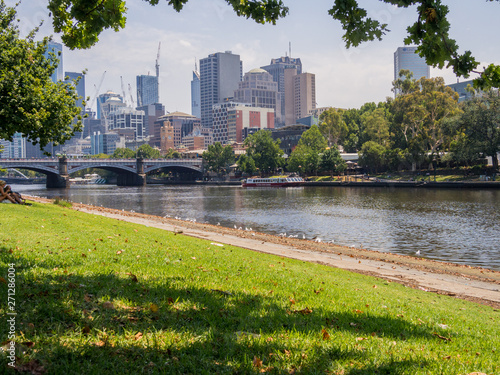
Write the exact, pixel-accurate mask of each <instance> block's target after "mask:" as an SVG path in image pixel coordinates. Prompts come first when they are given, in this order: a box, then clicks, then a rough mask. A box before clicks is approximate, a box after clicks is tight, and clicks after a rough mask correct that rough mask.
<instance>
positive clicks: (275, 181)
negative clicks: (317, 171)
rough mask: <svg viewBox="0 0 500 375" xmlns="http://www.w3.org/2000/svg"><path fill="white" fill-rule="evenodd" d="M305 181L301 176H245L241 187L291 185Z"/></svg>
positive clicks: (298, 184) (297, 184) (301, 183)
mask: <svg viewBox="0 0 500 375" xmlns="http://www.w3.org/2000/svg"><path fill="white" fill-rule="evenodd" d="M304 183H305V181H304V179H303V178H302V177H268V178H247V179H246V180H244V181H243V183H242V186H243V187H289V186H290V187H291V186H300V185H303V184H304Z"/></svg>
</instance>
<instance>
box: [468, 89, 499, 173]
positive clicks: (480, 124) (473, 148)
mask: <svg viewBox="0 0 500 375" xmlns="http://www.w3.org/2000/svg"><path fill="white" fill-rule="evenodd" d="M463 108H464V113H463V115H462V116H461V118H460V120H459V124H460V127H461V131H462V134H463V139H462V145H463V146H465V150H466V151H467V152H468V153H469V154H473V155H474V154H475V155H479V154H484V155H486V156H490V157H491V158H492V160H493V169H494V170H495V171H497V170H498V157H497V153H498V152H500V94H499V92H498V91H496V92H495V91H489V92H487V93H485V94H484V95H483V96H480V97H474V98H473V99H471V100H467V101H466V102H464V107H463Z"/></svg>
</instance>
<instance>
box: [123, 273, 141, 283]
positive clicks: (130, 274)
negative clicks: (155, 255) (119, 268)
mask: <svg viewBox="0 0 500 375" xmlns="http://www.w3.org/2000/svg"><path fill="white" fill-rule="evenodd" d="M126 275H129V276H130V279H131V280H132V281H133V282H135V283H136V282H138V281H139V280H137V276H135V275H134V274H133V273H130V272H127V273H126Z"/></svg>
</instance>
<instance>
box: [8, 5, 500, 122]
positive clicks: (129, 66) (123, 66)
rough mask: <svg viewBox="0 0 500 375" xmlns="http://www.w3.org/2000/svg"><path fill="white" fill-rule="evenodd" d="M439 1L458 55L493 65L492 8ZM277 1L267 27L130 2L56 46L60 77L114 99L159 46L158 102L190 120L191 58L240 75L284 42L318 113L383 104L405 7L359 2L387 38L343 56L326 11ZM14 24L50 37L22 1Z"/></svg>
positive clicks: (227, 11)
mask: <svg viewBox="0 0 500 375" xmlns="http://www.w3.org/2000/svg"><path fill="white" fill-rule="evenodd" d="M445 3H447V4H449V5H450V15H449V19H450V23H451V32H450V34H451V36H452V37H453V38H455V39H456V40H457V42H458V44H459V45H460V47H461V51H464V50H467V49H470V50H471V51H472V54H473V55H474V56H475V57H476V58H477V59H478V61H481V66H484V65H487V64H489V63H496V64H499V63H500V51H499V50H498V49H497V48H496V47H495V45H494V44H493V43H490V42H488V41H487V39H488V38H485V37H483V38H479V36H480V35H497V34H498V32H499V31H500V25H498V23H497V22H496V19H497V18H498V15H499V14H500V7H499V6H498V3H495V2H493V3H487V2H484V3H474V4H470V2H466V1H455V2H452V1H445ZM13 4H14V1H13V0H8V1H7V5H13ZM286 4H287V5H288V6H289V7H290V14H289V16H287V17H286V18H284V19H282V20H279V21H278V23H277V25H276V26H273V25H259V24H256V23H255V22H254V21H252V20H246V19H244V18H242V17H237V16H236V15H235V14H234V12H233V11H232V9H231V8H230V7H229V6H228V5H227V4H226V3H225V2H224V1H222V0H213V1H204V2H203V3H200V2H199V1H198V2H197V1H195V0H191V1H189V2H188V3H187V5H186V7H185V9H184V10H182V11H181V12H180V13H176V12H175V11H174V10H173V9H172V8H171V7H170V6H168V5H167V4H165V3H160V4H159V5H158V6H156V7H151V6H150V5H148V4H146V3H143V2H140V3H134V2H131V1H129V2H128V3H127V6H128V8H129V11H128V14H127V18H128V20H127V26H126V28H125V29H124V30H121V31H120V32H118V33H115V32H113V31H105V32H104V33H103V34H102V35H101V38H100V41H99V42H98V44H97V45H96V46H94V47H93V48H91V49H90V50H81V51H70V50H69V49H67V48H66V47H64V48H63V54H64V71H73V72H78V71H82V70H84V69H87V70H88V73H87V75H86V83H87V87H86V92H87V95H88V96H90V97H91V99H92V97H93V96H94V95H95V87H94V85H97V84H98V83H99V81H100V79H101V77H102V74H103V72H104V71H107V73H106V77H105V79H104V82H103V84H102V87H101V90H100V92H99V93H97V94H102V93H104V92H106V91H107V90H112V91H114V92H120V85H121V83H120V76H123V79H124V81H125V84H132V85H133V86H134V85H135V77H136V76H137V75H147V74H148V72H149V74H150V75H155V60H156V57H157V50H158V43H159V42H161V45H162V51H161V56H160V60H159V63H160V66H161V67H160V90H161V91H160V97H161V102H162V103H163V104H164V105H165V107H166V110H167V111H169V112H173V111H182V112H186V113H191V88H190V82H191V79H192V71H193V68H194V65H195V61H196V60H199V59H201V58H203V57H205V56H208V55H209V54H212V53H216V52H223V51H226V50H231V51H232V52H233V53H235V54H239V55H240V56H241V60H242V61H243V73H246V72H248V71H250V70H251V69H254V68H258V67H261V66H264V65H268V64H270V62H271V59H273V58H277V57H279V56H286V55H288V54H289V42H291V43H292V53H291V56H292V57H298V58H300V59H301V60H302V63H303V66H304V68H305V69H304V72H309V73H314V74H315V75H316V91H317V92H316V97H317V106H318V107H323V106H336V107H342V108H359V107H360V106H361V105H363V104H364V103H366V102H372V101H373V102H379V101H383V100H385V98H386V97H390V96H392V95H393V93H392V92H391V87H392V86H391V82H392V80H393V69H394V66H393V54H394V52H395V51H396V49H397V48H398V47H402V46H404V42H403V40H404V38H405V36H406V31H405V28H406V27H407V26H408V25H409V24H410V23H413V22H414V21H415V18H416V12H415V9H414V7H411V8H410V9H397V8H394V7H391V6H389V5H387V4H385V3H382V2H377V3H373V4H361V5H364V6H366V7H367V10H368V12H369V16H372V17H374V18H378V19H381V20H382V21H383V22H387V23H388V24H389V29H391V30H392V32H391V33H389V34H388V35H386V36H385V37H384V40H383V41H381V42H376V41H375V42H369V43H365V44H363V45H361V46H360V47H358V48H352V49H349V50H346V49H345V47H344V43H343V41H342V34H343V31H342V30H341V28H340V25H339V24H338V22H336V21H334V20H333V19H331V17H329V16H328V14H327V11H328V8H329V6H330V5H331V4H329V3H328V2H327V1H321V2H320V4H317V5H316V4H315V5H314V6H312V7H311V6H310V5H309V6H308V5H307V3H306V2H304V1H299V0H288V1H287V2H286ZM18 17H19V19H20V20H21V24H20V29H21V34H22V35H26V33H27V32H28V31H29V30H30V29H32V28H33V27H35V26H36V25H38V23H39V22H40V20H41V19H45V24H44V25H43V27H42V28H41V32H40V33H39V36H40V37H41V36H43V35H49V34H53V31H52V25H51V21H50V20H48V11H47V9H46V3H45V2H36V3H34V2H33V1H26V2H23V3H22V4H21V6H20V8H19V12H18ZM54 40H55V41H56V42H59V41H60V38H59V36H58V35H54ZM436 76H443V77H444V78H445V82H446V84H452V83H455V82H456V81H457V79H456V78H455V76H454V75H453V74H452V73H450V72H447V71H440V70H438V69H434V68H432V69H431V77H436ZM471 78H474V75H473V76H471ZM463 80H464V79H461V81H463ZM94 109H95V108H94Z"/></svg>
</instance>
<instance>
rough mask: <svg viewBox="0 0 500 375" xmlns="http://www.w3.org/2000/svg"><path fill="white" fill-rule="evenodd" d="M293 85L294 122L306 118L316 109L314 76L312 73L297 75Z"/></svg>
mask: <svg viewBox="0 0 500 375" xmlns="http://www.w3.org/2000/svg"><path fill="white" fill-rule="evenodd" d="M293 84H294V90H293V92H294V119H293V120H294V121H295V120H297V119H299V118H302V117H306V116H308V115H309V114H310V112H311V111H312V110H314V109H315V108H316V76H315V75H314V74H312V73H302V74H297V75H296V76H294V77H293Z"/></svg>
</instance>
